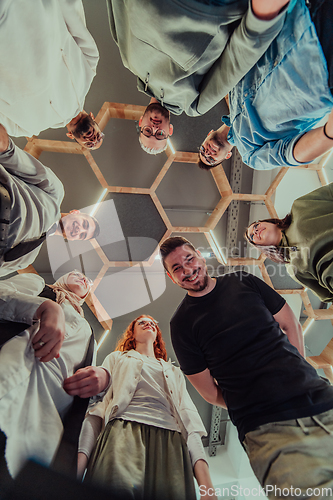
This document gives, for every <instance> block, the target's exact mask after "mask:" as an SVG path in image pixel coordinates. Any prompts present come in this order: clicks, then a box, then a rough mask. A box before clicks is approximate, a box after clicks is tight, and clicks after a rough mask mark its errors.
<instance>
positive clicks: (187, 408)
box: [175, 368, 207, 466]
mask: <svg viewBox="0 0 333 500" xmlns="http://www.w3.org/2000/svg"><path fill="white" fill-rule="evenodd" d="M175 370H176V372H177V373H176V377H177V387H178V390H179V392H178V398H179V400H178V407H179V416H180V418H181V421H182V424H183V425H184V427H185V430H186V432H187V447H188V451H189V454H190V457H191V462H192V466H194V464H195V463H196V462H197V460H200V459H202V460H206V454H205V451H204V448H203V444H202V441H201V436H206V435H207V432H206V429H205V427H204V425H203V423H202V420H201V418H200V415H199V413H198V410H197V408H196V407H195V405H194V403H193V401H192V399H191V398H190V395H189V393H188V392H187V389H186V382H185V378H184V375H183V374H182V372H181V370H180V369H179V368H175Z"/></svg>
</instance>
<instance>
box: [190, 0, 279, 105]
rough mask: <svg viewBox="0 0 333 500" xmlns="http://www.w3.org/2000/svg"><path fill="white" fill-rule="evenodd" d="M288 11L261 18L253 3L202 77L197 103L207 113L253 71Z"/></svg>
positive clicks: (276, 33)
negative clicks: (256, 13) (257, 14)
mask: <svg viewBox="0 0 333 500" xmlns="http://www.w3.org/2000/svg"><path fill="white" fill-rule="evenodd" d="M283 21H284V13H281V14H280V15H279V16H276V17H274V19H271V20H265V19H260V18H259V17H257V16H256V15H255V13H254V12H253V8H251V3H249V9H248V11H247V13H246V14H245V15H244V17H243V19H242V21H241V23H240V24H239V26H238V27H237V28H236V29H235V30H234V32H233V33H232V34H231V36H230V38H229V40H228V44H227V45H226V47H225V48H224V50H223V52H222V54H221V56H220V57H219V58H218V59H217V61H216V62H215V63H214V65H213V66H212V67H211V68H210V70H209V71H208V72H207V73H206V75H205V77H204V78H203V80H202V83H201V88H200V96H199V100H198V104H197V111H198V113H199V114H204V113H205V112H207V111H208V110H209V109H211V108H212V107H213V106H214V105H215V104H216V103H218V102H219V101H220V100H221V99H222V98H223V97H224V96H226V95H227V94H228V93H229V92H230V90H232V89H233V88H234V87H235V86H236V85H237V83H238V82H239V81H240V80H241V79H242V78H243V77H244V75H246V73H248V71H250V69H251V68H252V67H253V66H254V65H255V64H256V62H257V61H258V60H259V59H260V57H261V56H262V55H263V54H264V53H265V52H266V50H267V48H268V47H269V45H270V44H271V43H272V41H273V40H274V38H275V37H276V36H277V35H278V33H279V32H280V31H281V28H282V26H283Z"/></svg>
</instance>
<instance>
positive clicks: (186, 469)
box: [78, 315, 215, 500]
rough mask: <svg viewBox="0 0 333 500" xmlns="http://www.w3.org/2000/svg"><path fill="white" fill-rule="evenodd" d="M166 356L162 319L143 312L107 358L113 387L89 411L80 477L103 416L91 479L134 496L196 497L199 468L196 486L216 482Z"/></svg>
mask: <svg viewBox="0 0 333 500" xmlns="http://www.w3.org/2000/svg"><path fill="white" fill-rule="evenodd" d="M166 359H167V354H166V349H165V345H164V341H163V339H162V334H161V331H160V329H159V327H158V324H157V321H156V320H154V319H153V318H152V317H151V316H148V315H142V316H139V317H138V318H136V319H135V320H134V321H132V322H131V323H130V325H129V326H128V327H127V329H126V331H125V333H124V334H123V336H122V337H121V339H120V340H119V342H118V344H117V347H116V351H115V352H112V353H111V354H109V356H107V358H106V359H105V360H104V362H103V365H102V366H103V367H104V368H105V369H107V370H108V371H109V372H110V375H111V383H110V387H109V388H108V392H107V394H106V395H105V397H104V399H103V401H102V402H101V403H98V404H97V405H95V406H94V407H93V408H92V409H91V410H90V411H89V412H88V415H87V417H86V420H85V422H84V424H83V428H82V432H81V437H80V446H79V451H80V453H79V460H78V464H79V467H78V468H79V474H80V475H82V474H83V472H84V469H85V467H86V464H87V462H88V457H89V456H90V453H91V451H92V448H93V447H94V444H95V442H96V440H97V437H98V435H99V434H100V432H101V430H102V427H103V421H104V420H106V422H107V424H106V426H105V428H104V430H103V431H102V433H101V434H100V435H99V438H98V440H97V443H96V444H95V448H94V450H93V453H92V455H91V456H90V459H89V464H88V470H87V474H86V479H85V480H86V481H89V482H94V483H97V484H102V485H103V486H106V487H108V488H109V489H110V490H112V491H113V492H114V493H116V494H122V495H124V496H125V497H126V498H127V496H126V495H131V494H132V495H133V494H134V492H135V498H137V499H146V500H148V499H151V500H153V499H155V498H158V499H159V500H194V499H195V498H196V495H195V490H194V482H193V471H192V466H194V473H195V475H196V478H197V481H198V483H199V485H200V484H204V485H206V487H212V483H211V480H210V476H209V472H208V466H207V463H206V461H205V453H204V450H203V447H202V442H201V436H202V435H204V434H206V432H205V429H204V427H203V424H202V422H201V419H200V417H199V415H198V412H197V410H196V408H195V406H194V405H193V403H192V401H191V399H190V397H189V395H188V393H187V391H186V386H185V380H184V377H183V375H182V373H181V371H180V369H179V368H176V367H175V366H173V364H171V361H169V362H166ZM186 441H187V444H186ZM191 462H192V466H191ZM131 498H132V497H131ZM212 498H215V497H214V496H213V497H212Z"/></svg>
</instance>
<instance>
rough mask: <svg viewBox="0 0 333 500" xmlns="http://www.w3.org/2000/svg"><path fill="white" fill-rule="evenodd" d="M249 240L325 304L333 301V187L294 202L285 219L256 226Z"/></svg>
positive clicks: (251, 226)
mask: <svg viewBox="0 0 333 500" xmlns="http://www.w3.org/2000/svg"><path fill="white" fill-rule="evenodd" d="M245 239H246V240H247V241H248V242H249V243H250V244H251V245H253V246H255V247H256V248H258V250H259V251H260V252H261V253H264V254H265V255H267V257H269V258H270V259H271V260H273V261H274V262H278V263H285V264H286V267H287V271H288V273H289V274H290V276H291V277H292V278H293V279H294V280H295V281H299V282H300V283H302V284H303V285H304V286H306V287H308V288H310V289H311V290H312V291H313V292H314V293H315V294H316V295H318V297H319V298H320V299H321V300H322V301H323V302H331V301H333V184H329V185H327V186H322V187H320V188H319V189H316V190H315V191H312V192H311V193H308V194H306V195H305V196H302V197H301V198H298V199H297V200H295V201H294V203H293V206H292V208H291V212H290V214H288V215H287V216H286V217H285V218H284V219H266V220H261V221H256V222H254V223H252V224H251V225H250V226H249V227H248V228H247V230H246V232H245Z"/></svg>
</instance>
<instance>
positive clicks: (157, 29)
mask: <svg viewBox="0 0 333 500" xmlns="http://www.w3.org/2000/svg"><path fill="white" fill-rule="evenodd" d="M288 3H289V2H288V0H272V1H270V2H262V0H250V1H248V0H235V1H233V0H227V1H226V0H215V1H205V0H186V1H182V2H178V1H177V0H164V1H163V2H158V1H152V0H143V1H141V2H137V1H136V0H126V1H124V0H107V7H108V14H109V22H110V30H111V35H112V37H113V39H114V41H115V43H116V44H117V46H118V48H119V51H120V55H121V58H122V61H123V64H124V66H125V67H126V68H128V69H129V70H130V71H131V72H132V73H133V74H134V75H136V76H137V78H138V79H137V86H138V90H139V91H140V92H144V93H145V94H146V95H148V96H149V97H150V98H153V99H154V102H156V101H157V102H158V103H159V105H160V114H159V115H158V117H157V118H155V122H156V124H155V125H154V126H153V125H152V124H145V125H146V126H149V127H150V128H151V129H152V130H151V131H147V130H146V129H145V128H144V129H143V131H142V132H141V133H140V139H141V143H142V144H143V146H144V149H145V151H147V152H148V153H151V154H156V153H157V152H161V151H164V149H165V142H166V137H167V136H169V135H171V133H170V131H169V124H167V123H166V124H165V127H162V126H160V125H161V124H158V123H157V122H158V120H160V119H161V116H162V110H161V108H165V111H170V112H171V113H174V114H176V115H180V114H181V113H183V112H185V113H186V114H187V115H188V116H200V115H202V114H204V113H206V112H207V111H209V110H210V109H211V108H212V107H213V106H215V104H217V103H218V102H219V101H220V100H221V99H223V97H224V96H225V95H226V94H227V93H228V92H229V90H231V89H232V88H233V87H234V85H235V84H236V83H237V82H238V81H239V80H240V79H241V78H242V77H243V76H244V75H245V74H246V73H247V71H249V70H250V68H251V67H252V66H253V64H255V62H256V61H257V60H258V59H259V58H260V57H261V55H262V54H263V53H264V52H265V50H266V49H267V47H268V46H269V44H270V43H271V41H272V40H273V39H274V37H275V36H276V35H277V33H278V32H279V31H280V29H281V27H282V24H283V19H284V14H285V6H286V4H288ZM140 127H141V125H140ZM141 128H143V127H141ZM157 129H158V131H156V130H157ZM159 129H162V131H161V132H160V131H159ZM148 134H150V135H148ZM153 134H156V135H153ZM161 136H162V139H161V140H159V139H160V137H161ZM146 138H147V139H146ZM158 141H159V142H158Z"/></svg>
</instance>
